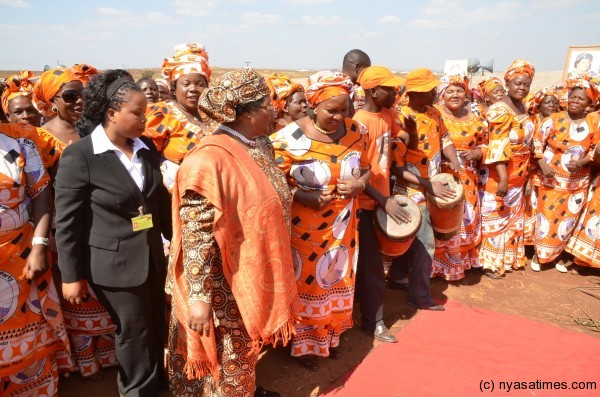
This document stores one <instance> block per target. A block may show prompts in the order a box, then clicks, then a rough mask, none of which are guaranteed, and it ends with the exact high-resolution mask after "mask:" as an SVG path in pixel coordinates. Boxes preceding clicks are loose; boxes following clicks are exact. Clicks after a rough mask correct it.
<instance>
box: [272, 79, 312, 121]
mask: <svg viewBox="0 0 600 397" xmlns="http://www.w3.org/2000/svg"><path fill="white" fill-rule="evenodd" d="M267 85H268V86H269V90H270V91H271V103H273V107H274V108H275V112H276V115H275V116H276V117H277V118H279V117H282V114H281V113H282V112H283V109H284V108H285V105H286V103H287V99H288V98H289V97H291V96H292V95H294V93H296V92H304V87H303V86H302V84H298V83H296V82H294V81H292V80H291V79H290V78H289V77H288V76H287V75H285V74H281V73H274V74H272V75H270V76H269V77H267Z"/></svg>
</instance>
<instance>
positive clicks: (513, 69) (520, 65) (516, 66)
mask: <svg viewBox="0 0 600 397" xmlns="http://www.w3.org/2000/svg"><path fill="white" fill-rule="evenodd" d="M523 75H526V76H529V78H530V79H533V76H534V75H535V68H534V67H533V65H532V64H530V63H529V62H527V61H524V60H523V59H516V60H515V61H514V62H513V63H512V64H511V65H510V66H509V67H508V69H506V72H505V73H504V80H505V81H511V80H512V79H514V78H516V77H518V76H523Z"/></svg>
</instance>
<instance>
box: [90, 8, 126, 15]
mask: <svg viewBox="0 0 600 397" xmlns="http://www.w3.org/2000/svg"><path fill="white" fill-rule="evenodd" d="M96 12H97V13H98V14H100V15H106V16H110V17H116V16H123V15H126V14H127V11H126V10H117V9H116V8H110V7H98V8H96Z"/></svg>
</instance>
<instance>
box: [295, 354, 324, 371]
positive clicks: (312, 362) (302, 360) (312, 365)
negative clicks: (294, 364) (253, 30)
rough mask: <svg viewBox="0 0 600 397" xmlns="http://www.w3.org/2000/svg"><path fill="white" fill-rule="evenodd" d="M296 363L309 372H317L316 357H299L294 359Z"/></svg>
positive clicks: (317, 363)
mask: <svg viewBox="0 0 600 397" xmlns="http://www.w3.org/2000/svg"><path fill="white" fill-rule="evenodd" d="M296 360H298V363H299V364H300V365H302V366H303V367H304V368H306V369H308V370H309V371H313V372H316V371H318V370H319V362H318V361H317V357H316V356H300V357H296Z"/></svg>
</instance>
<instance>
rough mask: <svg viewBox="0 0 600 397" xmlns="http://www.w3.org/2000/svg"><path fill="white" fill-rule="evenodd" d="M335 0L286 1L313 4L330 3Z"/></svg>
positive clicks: (288, 0)
mask: <svg viewBox="0 0 600 397" xmlns="http://www.w3.org/2000/svg"><path fill="white" fill-rule="evenodd" d="M334 1H335V0H287V2H288V3H293V4H301V5H314V4H330V3H333V2H334Z"/></svg>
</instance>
